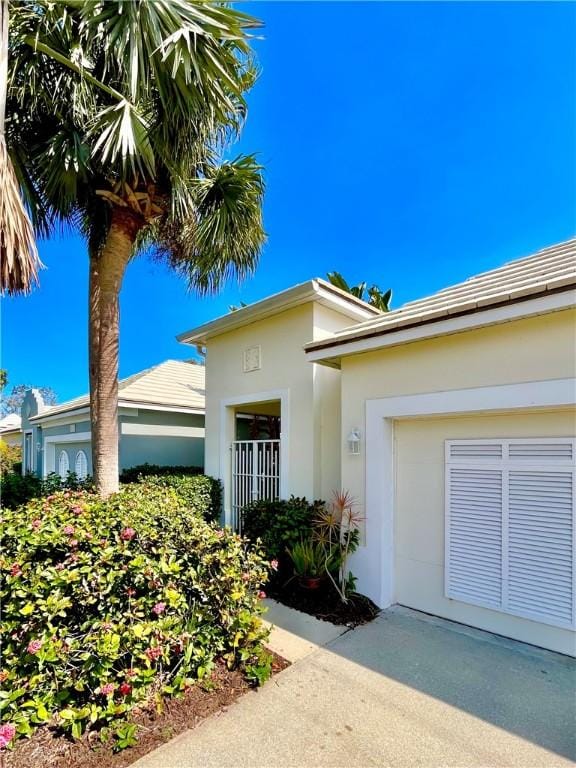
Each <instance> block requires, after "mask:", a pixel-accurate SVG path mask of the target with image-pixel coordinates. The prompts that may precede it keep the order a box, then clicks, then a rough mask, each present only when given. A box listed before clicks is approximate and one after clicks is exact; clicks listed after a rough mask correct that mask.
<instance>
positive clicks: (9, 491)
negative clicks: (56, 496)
mask: <svg viewBox="0 0 576 768" xmlns="http://www.w3.org/2000/svg"><path fill="white" fill-rule="evenodd" d="M91 486H92V480H91V479H90V478H87V479H86V480H78V477H77V475H76V473H75V472H68V475H67V477H66V480H62V478H61V477H60V475H58V474H56V473H55V472H51V473H50V474H49V475H47V476H46V477H45V478H40V477H38V476H37V475H34V474H32V473H28V474H26V475H22V474H20V473H19V472H8V473H6V474H5V475H2V477H0V500H1V501H2V507H3V508H4V509H16V507H19V506H21V505H22V504H26V502H28V501H30V499H35V498H38V497H40V496H48V495H50V494H51V493H56V492H57V491H60V490H62V489H68V490H78V489H81V488H90V487H91Z"/></svg>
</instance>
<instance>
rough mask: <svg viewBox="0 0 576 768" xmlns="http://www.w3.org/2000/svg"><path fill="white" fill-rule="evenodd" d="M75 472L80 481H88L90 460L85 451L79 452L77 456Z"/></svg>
mask: <svg viewBox="0 0 576 768" xmlns="http://www.w3.org/2000/svg"><path fill="white" fill-rule="evenodd" d="M74 472H76V477H77V478H78V480H86V477H87V476H88V460H87V459H86V454H85V453H84V451H78V453H77V454H76V461H75V463H74Z"/></svg>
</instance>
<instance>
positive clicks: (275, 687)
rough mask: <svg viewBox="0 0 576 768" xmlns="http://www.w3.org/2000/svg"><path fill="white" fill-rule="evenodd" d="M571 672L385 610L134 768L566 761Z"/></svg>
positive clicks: (573, 718)
mask: <svg viewBox="0 0 576 768" xmlns="http://www.w3.org/2000/svg"><path fill="white" fill-rule="evenodd" d="M575 759H576V665H575V662H574V661H573V660H571V659H568V658H566V657H562V656H558V655H555V654H552V653H548V652H546V651H540V650H538V649H535V648H533V647H531V646H527V645H523V644H521V643H516V642H513V641H508V640H504V639H502V638H499V637H496V636H494V635H491V634H488V633H485V632H479V631H475V630H472V629H467V628H465V627H462V626H460V625H457V624H452V623H450V622H446V621H442V620H440V619H433V618H431V617H427V616H425V615H424V614H420V613H417V612H415V611H409V610H407V609H401V608H394V609H390V610H388V611H386V612H384V613H382V614H381V615H380V616H379V617H378V618H377V619H376V620H375V621H374V622H372V623H371V624H368V625H366V626H364V627H360V628H358V629H356V630H354V631H350V632H347V633H345V634H344V635H342V636H340V637H337V638H336V639H334V640H332V641H331V642H329V644H328V645H326V646H325V647H322V648H319V649H317V650H315V651H313V652H312V653H310V654H309V655H307V656H305V657H304V658H302V659H300V660H299V661H297V662H296V663H294V664H293V665H292V666H291V667H290V668H289V669H287V670H285V671H284V672H282V673H281V674H280V675H279V676H278V677H276V678H275V679H274V680H272V681H271V682H270V683H268V684H267V685H266V686H265V687H264V688H263V689H262V690H260V691H256V692H254V693H249V694H247V695H246V696H244V697H243V698H242V699H240V701H239V702H238V703H237V704H234V705H233V706H232V707H230V709H229V710H228V711H226V712H225V713H223V714H221V715H220V716H217V717H214V718H211V719H209V720H207V721H205V722H204V723H202V724H201V725H199V726H198V727H197V728H196V729H194V730H192V731H188V732H186V733H184V734H182V735H181V736H179V737H178V738H176V739H174V740H173V741H171V742H169V743H168V744H166V745H164V746H163V747H161V748H160V749H158V750H156V751H155V752H153V753H151V754H150V755H148V756H146V757H145V758H143V759H142V760H140V761H138V762H137V763H136V764H135V765H136V766H137V768H192V767H194V768H212V767H213V768H264V767H266V768H268V767H269V766H270V768H272V766H273V767H274V768H284V767H286V768H288V766H290V767H293V768H316V766H326V768H328V767H330V768H336V767H337V766H342V768H344V767H345V768H367V766H391V767H392V766H405V767H406V768H408V766H410V768H412V767H413V766H430V767H433V768H439V767H440V766H458V767H459V768H468V766H483V767H486V766H494V768H505V767H506V766H521V768H544V767H548V766H568V765H573V760H575Z"/></svg>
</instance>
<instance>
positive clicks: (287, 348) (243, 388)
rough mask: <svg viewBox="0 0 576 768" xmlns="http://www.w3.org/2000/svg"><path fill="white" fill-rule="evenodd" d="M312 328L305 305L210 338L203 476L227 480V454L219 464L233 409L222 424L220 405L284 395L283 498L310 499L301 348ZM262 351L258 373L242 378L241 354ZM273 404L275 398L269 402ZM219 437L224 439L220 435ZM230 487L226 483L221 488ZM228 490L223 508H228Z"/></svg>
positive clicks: (306, 375)
mask: <svg viewBox="0 0 576 768" xmlns="http://www.w3.org/2000/svg"><path fill="white" fill-rule="evenodd" d="M312 328H313V318H312V307H311V305H309V304H307V305H304V306H301V307H296V308H294V309H291V310H289V311H287V312H284V313H282V314H280V315H276V316H274V317H270V318H267V319H266V320H261V321H259V322H255V323H251V324H249V325H247V326H245V327H243V328H239V329H237V330H235V331H231V332H229V333H226V334H222V335H221V336H218V337H216V338H213V339H210V340H209V343H208V347H207V355H206V472H207V474H210V475H213V476H214V477H220V478H221V479H223V480H225V481H228V480H229V472H230V469H229V463H228V459H227V457H228V455H229V454H228V453H226V454H225V456H226V460H225V463H224V461H223V460H221V452H222V453H223V451H221V448H222V447H223V448H226V446H221V439H223V440H225V442H226V444H228V443H229V442H230V441H231V440H233V439H234V437H233V414H232V407H230V408H228V411H227V414H226V418H225V424H224V425H222V424H221V408H222V401H230V400H232V401H233V400H235V399H245V398H252V397H254V399H255V400H257V399H260V397H261V395H262V393H266V392H271V391H277V390H284V391H285V393H286V396H287V401H288V403H289V414H287V413H285V412H284V413H282V414H281V422H282V431H283V433H284V435H285V436H286V434H288V440H287V452H288V456H286V455H283V457H282V461H283V463H284V465H285V466H286V461H287V462H288V466H289V468H290V471H289V487H288V488H287V489H286V491H287V495H288V494H291V493H294V494H296V495H299V496H308V497H312V496H313V495H314V450H313V423H314V413H313V368H312V366H311V365H310V364H309V363H308V362H307V361H306V359H305V356H304V352H303V346H304V344H305V343H306V342H307V341H309V340H310V338H311V335H312ZM257 345H259V346H260V347H261V368H260V370H256V371H250V372H249V373H244V371H243V352H244V350H245V349H246V348H247V347H251V346H257ZM273 399H276V397H274V398H273ZM222 432H223V434H222ZM226 485H229V482H227V483H226ZM229 504H230V497H229V488H226V493H225V507H227V508H229Z"/></svg>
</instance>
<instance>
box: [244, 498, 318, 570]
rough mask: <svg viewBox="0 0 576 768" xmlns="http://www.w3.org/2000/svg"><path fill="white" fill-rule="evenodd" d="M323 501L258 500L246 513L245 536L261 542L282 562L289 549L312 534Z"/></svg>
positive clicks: (272, 555) (249, 505)
mask: <svg viewBox="0 0 576 768" xmlns="http://www.w3.org/2000/svg"><path fill="white" fill-rule="evenodd" d="M322 506H323V502H321V501H315V502H314V503H312V504H311V503H310V502H309V501H307V500H306V499H300V498H297V497H295V496H291V497H290V499H288V500H287V501H254V502H252V504H248V505H247V506H246V507H244V509H243V510H242V533H243V534H244V536H246V537H247V538H248V539H250V541H253V542H256V541H258V540H259V541H261V543H262V547H263V548H264V550H265V552H266V554H267V555H268V557H269V558H270V559H275V560H279V561H280V563H282V561H283V560H285V557H286V550H287V549H291V548H292V547H294V546H295V545H296V544H298V542H300V541H301V540H302V539H303V538H307V537H308V536H309V535H310V533H311V531H312V523H313V521H314V518H315V516H316V514H317V513H318V511H319V510H320V509H321V508H322Z"/></svg>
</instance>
